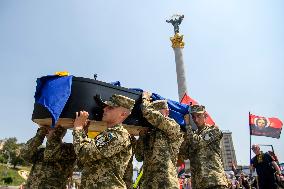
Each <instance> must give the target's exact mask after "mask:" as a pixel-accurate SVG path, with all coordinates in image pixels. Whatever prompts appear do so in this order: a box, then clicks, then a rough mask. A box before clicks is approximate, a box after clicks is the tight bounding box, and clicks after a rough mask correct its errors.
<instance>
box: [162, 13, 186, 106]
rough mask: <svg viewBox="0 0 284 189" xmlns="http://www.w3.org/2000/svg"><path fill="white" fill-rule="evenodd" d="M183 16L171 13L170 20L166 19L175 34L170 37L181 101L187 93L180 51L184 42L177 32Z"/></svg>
mask: <svg viewBox="0 0 284 189" xmlns="http://www.w3.org/2000/svg"><path fill="white" fill-rule="evenodd" d="M183 18H184V16H183V15H173V16H172V17H171V19H170V20H167V22H168V23H171V24H172V25H173V26H174V31H175V35H174V36H173V37H171V38H170V39H171V42H172V47H173V49H174V53H175V62H176V73H177V84H178V95H179V101H181V99H182V97H183V96H184V94H185V93H187V87H186V73H185V69H184V62H183V53H182V49H183V47H184V42H183V35H180V34H179V25H180V24H181V21H182V20H183Z"/></svg>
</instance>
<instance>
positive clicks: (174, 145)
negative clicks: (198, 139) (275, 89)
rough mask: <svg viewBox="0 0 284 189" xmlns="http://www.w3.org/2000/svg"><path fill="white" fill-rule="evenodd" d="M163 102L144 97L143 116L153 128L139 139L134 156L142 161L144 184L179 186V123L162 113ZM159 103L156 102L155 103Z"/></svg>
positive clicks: (156, 186) (149, 186)
mask: <svg viewBox="0 0 284 189" xmlns="http://www.w3.org/2000/svg"><path fill="white" fill-rule="evenodd" d="M163 104H165V101H164V102H161V103H160V102H156V103H155V102H154V104H153V103H150V102H149V101H148V100H147V99H143V104H142V112H143V116H144V117H145V118H146V119H147V120H148V122H149V123H151V124H152V125H153V126H154V129H153V130H152V131H151V132H150V133H149V134H146V135H144V136H140V137H139V139H138V141H137V146H136V149H137V150H136V151H135V157H136V159H137V160H138V161H143V176H142V177H143V179H142V180H143V182H142V188H145V189H151V188H155V189H156V188H159V189H163V188H167V189H168V188H170V189H172V188H174V189H178V188H179V182H178V178H177V170H176V162H177V155H178V152H179V147H180V145H181V143H182V141H183V135H182V133H181V131H180V126H179V125H178V124H177V123H176V122H175V120H173V119H171V118H169V117H165V116H163V114H161V113H160V112H159V111H158V109H163V108H167V107H159V106H163ZM155 105H156V106H155Z"/></svg>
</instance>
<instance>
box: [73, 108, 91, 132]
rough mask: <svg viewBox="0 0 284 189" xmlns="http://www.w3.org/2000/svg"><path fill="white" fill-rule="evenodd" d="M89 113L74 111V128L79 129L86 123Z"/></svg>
mask: <svg viewBox="0 0 284 189" xmlns="http://www.w3.org/2000/svg"><path fill="white" fill-rule="evenodd" d="M88 117H89V113H88V112H86V111H80V112H76V119H75V121H74V127H73V128H74V129H75V130H81V129H83V128H84V126H86V125H87V123H88Z"/></svg>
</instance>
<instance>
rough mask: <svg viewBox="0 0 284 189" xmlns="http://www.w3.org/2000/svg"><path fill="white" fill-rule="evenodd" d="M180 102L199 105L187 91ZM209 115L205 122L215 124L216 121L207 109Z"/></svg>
mask: <svg viewBox="0 0 284 189" xmlns="http://www.w3.org/2000/svg"><path fill="white" fill-rule="evenodd" d="M180 103H182V104H188V105H190V104H191V105H198V102H197V101H195V100H194V99H192V98H191V97H190V96H188V95H187V94H186V93H184V96H183V97H182V99H181V101H180ZM206 114H207V117H206V120H205V123H207V124H208V125H215V122H214V121H213V119H212V118H211V116H210V115H209V114H208V112H207V111H206Z"/></svg>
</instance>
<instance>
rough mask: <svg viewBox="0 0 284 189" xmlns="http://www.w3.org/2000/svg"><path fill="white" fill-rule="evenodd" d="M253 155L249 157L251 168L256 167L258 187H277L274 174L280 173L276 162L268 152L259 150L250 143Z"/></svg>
mask: <svg viewBox="0 0 284 189" xmlns="http://www.w3.org/2000/svg"><path fill="white" fill-rule="evenodd" d="M251 149H252V151H253V152H254V153H255V155H256V156H255V157H253V158H252V159H251V166H252V168H255V169H256V173H257V176H258V185H259V189H277V188H278V187H277V184H276V178H275V172H276V174H281V172H280V169H279V167H278V165H277V163H276V162H275V161H274V159H272V157H271V156H270V155H269V154H268V153H263V152H262V151H260V148H259V146H258V145H255V144H254V145H252V148H251Z"/></svg>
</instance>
